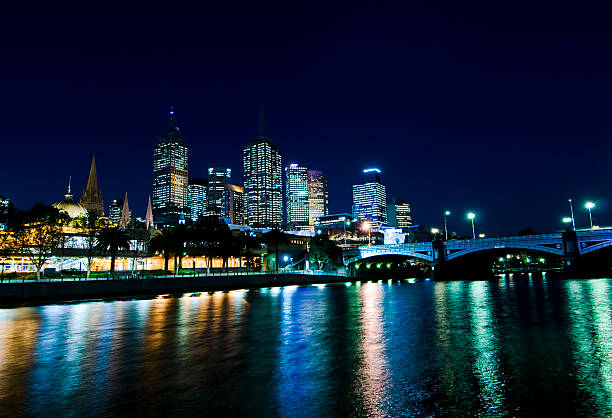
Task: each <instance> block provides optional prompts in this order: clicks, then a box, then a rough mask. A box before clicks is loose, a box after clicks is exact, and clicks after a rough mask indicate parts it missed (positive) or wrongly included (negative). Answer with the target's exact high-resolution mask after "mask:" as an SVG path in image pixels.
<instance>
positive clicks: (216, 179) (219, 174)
mask: <svg viewBox="0 0 612 418" xmlns="http://www.w3.org/2000/svg"><path fill="white" fill-rule="evenodd" d="M231 182H232V169H231V168H226V167H211V168H209V169H208V197H207V199H208V207H207V211H208V213H210V214H214V215H221V214H222V208H221V207H222V206H223V194H224V193H225V185H226V184H231Z"/></svg>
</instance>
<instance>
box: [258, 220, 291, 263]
mask: <svg viewBox="0 0 612 418" xmlns="http://www.w3.org/2000/svg"><path fill="white" fill-rule="evenodd" d="M263 238H264V241H266V243H267V244H268V246H270V245H272V246H273V247H274V267H275V269H276V271H278V246H279V245H280V244H286V243H287V242H289V239H288V238H287V235H285V233H284V232H283V231H281V230H280V229H273V230H271V231H270V232H266V233H265V234H264V236H263Z"/></svg>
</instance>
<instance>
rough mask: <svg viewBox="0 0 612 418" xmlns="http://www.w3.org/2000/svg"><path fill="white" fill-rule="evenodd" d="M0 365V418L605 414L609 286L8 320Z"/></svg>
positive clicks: (383, 295) (341, 297)
mask: <svg viewBox="0 0 612 418" xmlns="http://www.w3.org/2000/svg"><path fill="white" fill-rule="evenodd" d="M0 359H1V361H0V415H2V416H5V415H26V416H43V415H45V416H50V415H63V416H66V415H68V416H83V415H89V416H110V415H130V414H138V415H139V416H185V415H208V416H235V415H240V416H244V415H249V416H270V415H271V416H347V415H352V416H366V415H368V416H397V415H405V416H422V415H435V416H440V415H442V416H464V415H493V416H502V415H513V416H529V415H534V416H536V415H537V416H555V415H576V414H578V415H589V416H605V415H608V416H609V415H610V414H612V280H608V279H593V280H582V281H575V280H567V281H557V280H546V278H537V279H535V278H532V277H530V276H529V277H522V278H513V277H509V276H506V277H502V278H500V279H499V280H492V281H473V282H470V281H455V282H432V281H423V282H414V281H400V282H391V281H379V282H362V283H352V284H351V283H341V284H332V285H330V284H328V285H318V286H317V285H313V286H303V287H298V286H286V287H276V288H263V289H258V290H248V291H247V290H235V291H229V292H213V293H202V294H194V295H191V294H185V295H177V296H165V297H164V296H160V297H158V298H153V299H134V298H132V299H118V300H117V299H116V300H107V301H88V302H78V303H68V304H53V305H44V306H31V307H19V308H11V309H1V310H0Z"/></svg>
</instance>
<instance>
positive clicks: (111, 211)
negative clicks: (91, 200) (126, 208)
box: [108, 199, 123, 224]
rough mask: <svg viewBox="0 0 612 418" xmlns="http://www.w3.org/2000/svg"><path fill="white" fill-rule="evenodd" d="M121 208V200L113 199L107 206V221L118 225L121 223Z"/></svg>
mask: <svg viewBox="0 0 612 418" xmlns="http://www.w3.org/2000/svg"><path fill="white" fill-rule="evenodd" d="M122 208H123V200H122V199H115V200H113V201H112V202H110V204H109V205H108V219H109V220H110V221H111V222H112V223H114V224H118V223H119V221H121V209H122Z"/></svg>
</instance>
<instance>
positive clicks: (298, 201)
mask: <svg viewBox="0 0 612 418" xmlns="http://www.w3.org/2000/svg"><path fill="white" fill-rule="evenodd" d="M285 196H286V197H285V198H286V201H285V207H286V210H287V228H289V229H291V230H295V231H305V230H308V229H309V227H308V169H307V168H306V167H303V166H301V165H299V164H289V165H288V166H287V167H285Z"/></svg>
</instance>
